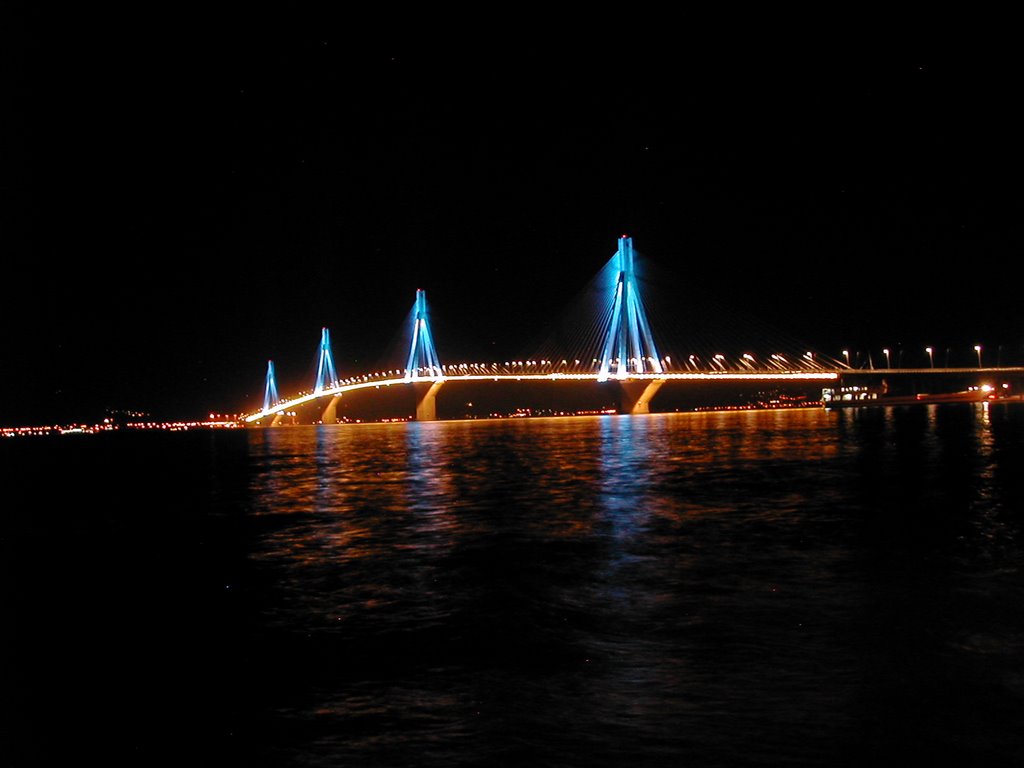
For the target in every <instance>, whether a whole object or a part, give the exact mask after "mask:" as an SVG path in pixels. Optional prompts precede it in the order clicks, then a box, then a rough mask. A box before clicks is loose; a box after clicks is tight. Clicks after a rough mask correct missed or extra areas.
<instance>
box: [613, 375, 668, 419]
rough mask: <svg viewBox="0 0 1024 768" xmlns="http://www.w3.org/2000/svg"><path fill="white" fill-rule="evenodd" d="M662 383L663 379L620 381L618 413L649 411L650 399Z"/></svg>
mask: <svg viewBox="0 0 1024 768" xmlns="http://www.w3.org/2000/svg"><path fill="white" fill-rule="evenodd" d="M664 383H665V379H653V380H649V381H648V380H641V381H620V382H619V386H620V387H621V388H622V402H621V405H620V407H619V413H630V414H633V413H650V412H651V400H653V399H654V396H655V395H656V394H657V393H658V390H659V389H661V385H662V384H664Z"/></svg>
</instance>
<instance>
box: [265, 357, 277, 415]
mask: <svg viewBox="0 0 1024 768" xmlns="http://www.w3.org/2000/svg"><path fill="white" fill-rule="evenodd" d="M277 401H278V397H277V377H276V376H275V375H274V361H273V360H267V386H266V387H265V388H264V390H263V410H264V411H268V410H270V406H272V405H274V404H275V403H276V402H277Z"/></svg>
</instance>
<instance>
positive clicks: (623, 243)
mask: <svg viewBox="0 0 1024 768" xmlns="http://www.w3.org/2000/svg"><path fill="white" fill-rule="evenodd" d="M612 261H614V262H615V270H614V272H613V274H614V275H615V282H614V288H613V296H612V309H611V313H610V315H609V320H608V327H607V329H606V331H605V335H604V343H603V344H602V352H601V367H600V370H599V373H598V381H605V380H607V379H608V377H609V376H611V375H612V369H613V368H614V376H615V378H619V379H623V378H626V377H627V376H628V375H629V374H630V373H651V372H653V373H662V367H661V357H660V356H659V355H658V351H657V349H656V348H655V346H654V337H653V335H652V334H651V327H650V325H649V324H648V323H647V313H646V312H645V311H644V305H643V300H642V299H641V298H640V287H639V285H638V284H637V281H636V270H635V266H634V262H633V240H632V238H629V237H620V238H619V250H618V251H616V252H615V255H614V256H612Z"/></svg>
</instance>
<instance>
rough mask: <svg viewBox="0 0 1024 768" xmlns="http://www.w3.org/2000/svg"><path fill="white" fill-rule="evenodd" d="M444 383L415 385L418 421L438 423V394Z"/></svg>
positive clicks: (413, 387)
mask: <svg viewBox="0 0 1024 768" xmlns="http://www.w3.org/2000/svg"><path fill="white" fill-rule="evenodd" d="M443 384H444V382H443V381H431V382H423V383H422V384H413V385H412V389H413V392H414V393H415V395H416V421H437V393H438V390H440V389H441V386H442V385H443Z"/></svg>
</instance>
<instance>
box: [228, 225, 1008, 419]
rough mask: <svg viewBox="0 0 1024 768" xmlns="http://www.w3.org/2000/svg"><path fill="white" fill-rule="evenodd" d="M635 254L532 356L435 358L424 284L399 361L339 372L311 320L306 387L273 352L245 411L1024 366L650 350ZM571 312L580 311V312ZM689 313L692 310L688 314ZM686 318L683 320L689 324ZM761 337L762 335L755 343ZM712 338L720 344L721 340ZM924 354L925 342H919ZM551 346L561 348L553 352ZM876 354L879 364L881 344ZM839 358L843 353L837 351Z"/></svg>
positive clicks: (788, 352)
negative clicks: (522, 386)
mask: <svg viewBox="0 0 1024 768" xmlns="http://www.w3.org/2000/svg"><path fill="white" fill-rule="evenodd" d="M639 266H640V265H639V262H638V258H637V254H636V253H635V251H634V249H633V243H632V239H631V238H629V237H627V236H623V237H621V238H619V241H618V248H617V250H616V251H615V253H614V254H613V256H612V257H611V259H609V261H608V262H607V263H606V264H605V266H604V268H603V269H602V270H601V271H600V272H599V273H598V275H597V277H596V278H595V279H594V281H592V284H591V287H590V290H589V291H588V293H589V296H588V297H587V300H586V305H587V306H586V307H585V311H583V312H577V313H575V316H574V317H572V318H570V320H571V322H570V323H569V324H568V326H567V327H568V328H569V330H568V331H567V332H566V333H565V334H564V338H562V339H560V340H558V341H557V342H555V343H549V344H547V345H546V346H545V350H544V351H543V352H542V353H541V354H539V355H537V356H535V358H536V359H520V360H505V361H504V362H490V363H483V362H473V363H470V362H460V363H442V362H441V358H440V357H439V355H438V353H437V349H436V347H435V343H434V335H433V330H432V328H431V323H430V314H429V308H428V306H427V299H426V293H425V291H423V290H417V291H416V298H415V301H414V303H413V307H412V310H411V311H410V313H409V316H408V320H407V322H406V330H407V334H408V347H407V354H405V355H404V365H403V367H400V368H389V369H385V370H380V371H375V372H372V373H363V374H360V375H356V376H350V377H339V376H338V373H337V369H336V367H335V364H334V357H333V353H332V350H331V339H330V332H329V330H328V329H327V328H323V329H322V330H321V337H320V346H319V350H318V356H317V368H316V378H315V381H314V383H313V387H312V388H311V389H310V390H307V391H303V392H299V393H296V394H293V395H291V396H290V397H283V398H282V397H280V396H279V395H278V389H277V380H276V373H275V369H274V363H273V361H268V363H267V373H266V381H265V386H264V398H263V407H262V408H261V409H260V410H258V411H257V412H255V413H252V414H249V415H248V416H246V417H245V421H246V422H248V423H250V424H257V425H265V424H266V425H271V426H274V425H277V424H279V423H281V421H282V417H283V416H284V414H286V413H290V412H294V410H295V409H296V408H300V407H302V408H314V407H315V408H316V409H317V411H318V412H319V414H320V419H319V420H320V421H321V422H323V423H335V422H337V420H338V419H337V407H338V403H339V401H340V400H341V398H342V397H343V396H344V395H345V394H347V393H352V392H357V391H360V390H368V389H380V388H391V387H398V388H407V389H408V390H409V391H411V392H412V393H413V400H414V402H415V417H416V419H417V420H420V421H429V420H433V419H436V418H437V396H438V393H439V391H440V390H441V388H442V386H444V385H445V384H446V383H450V382H458V381H463V382H471V381H475V382H505V381H517V382H523V381H525V382H530V381H551V382H558V381H562V382H595V383H598V384H601V383H607V382H612V383H614V385H615V386H617V387H618V389H619V397H618V402H619V409H618V410H619V412H620V413H630V414H639V413H648V412H649V410H650V404H651V401H652V400H653V398H654V397H655V395H657V393H658V391H659V390H660V389H661V388H662V386H663V385H665V384H666V383H667V382H671V381H680V382H730V381H732V382H744V381H751V382H766V383H769V384H772V383H774V384H782V383H786V382H805V383H806V382H838V381H839V380H840V379H841V378H842V377H843V376H853V375H857V374H861V375H863V374H866V373H872V374H878V373H885V374H886V375H893V374H944V373H956V374H964V373H979V372H989V371H999V372H1012V373H1018V374H1019V373H1024V368H1004V367H999V368H983V367H982V366H981V362H982V360H981V351H980V347H975V350H976V351H977V353H978V367H977V368H955V369H950V368H935V367H934V366H930V367H928V368H890V367H889V366H888V365H887V368H886V369H885V370H884V371H875V370H871V371H870V372H868V371H864V370H860V369H855V368H853V367H851V366H850V364H849V360H848V359H847V360H846V362H844V361H840V360H837V359H834V358H830V357H827V356H824V355H821V354H818V353H815V352H814V351H811V350H808V349H806V348H805V347H804V346H803V345H801V344H800V343H799V342H794V341H793V340H791V339H781V340H776V339H774V338H773V339H771V342H772V349H774V350H775V351H764V350H761V351H759V352H755V351H753V349H752V348H751V351H738V349H737V345H736V344H735V343H734V344H732V345H731V346H732V351H731V353H726V352H724V351H723V352H718V351H714V350H715V349H716V346H715V345H716V342H715V341H709V340H707V339H706V338H703V339H702V337H701V336H700V334H699V333H694V334H689V341H688V347H689V349H692V350H693V351H689V349H687V350H686V351H684V352H683V354H682V355H678V356H673V355H671V354H666V353H665V351H664V350H661V351H660V352H659V346H658V344H657V343H656V339H655V334H654V332H653V330H652V325H651V321H650V320H649V318H648V308H647V306H646V304H645V301H644V296H643V294H642V292H641V281H640V279H639V271H640V270H639ZM588 310H589V316H588V317H580V315H588ZM690 322H691V323H692V319H691V321H690ZM689 330H690V328H689V327H688V328H687V331H689ZM764 342H765V339H762V346H764ZM722 346H723V347H724V346H727V344H725V343H723V344H722ZM928 351H929V357H931V349H930V348H929V350H928ZM559 352H561V354H559ZM885 352H886V362H887V364H888V362H889V360H888V350H885ZM844 356H846V357H847V358H848V353H846V352H844Z"/></svg>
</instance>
